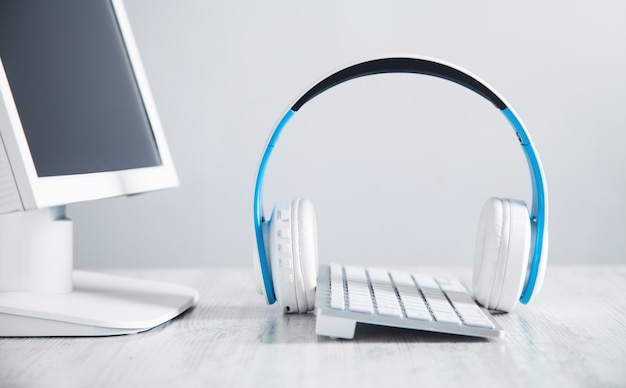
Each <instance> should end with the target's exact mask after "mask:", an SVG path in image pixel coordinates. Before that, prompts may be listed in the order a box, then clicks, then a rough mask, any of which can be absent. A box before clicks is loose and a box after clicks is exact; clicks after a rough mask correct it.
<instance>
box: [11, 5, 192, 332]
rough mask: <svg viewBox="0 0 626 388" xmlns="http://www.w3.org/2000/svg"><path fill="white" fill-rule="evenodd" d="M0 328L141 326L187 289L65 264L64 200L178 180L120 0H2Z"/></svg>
mask: <svg viewBox="0 0 626 388" xmlns="http://www.w3.org/2000/svg"><path fill="white" fill-rule="evenodd" d="M0 137H1V141H2V143H1V144H0V145H1V147H0V336H50V335H65V336H74V335H109V334H126V333H134V332H139V331H143V330H147V329H149V328H152V327H154V326H157V325H159V324H161V323H163V322H165V321H167V320H169V319H172V318H173V317H175V316H177V315H178V314H180V313H181V312H183V311H184V310H186V309H187V308H189V307H190V306H192V305H194V304H195V303H196V301H197V299H198V294H197V293H196V291H195V290H192V289H190V288H187V287H182V286H176V285H170V284H164V283H157V282H148V281H142V280H139V279H128V278H122V277H113V276H110V275H104V274H97V273H90V272H84V271H77V270H73V257H72V245H73V240H72V238H73V236H72V228H73V227H72V223H71V220H69V219H67V217H66V214H65V208H66V205H68V204H71V203H76V202H82V201H89V200H96V199H102V198H108V197H114V196H122V195H131V194H137V193H143V192H147V191H152V190H158V189H165V188H171V187H175V186H177V185H178V178H177V175H176V170H175V168H174V164H173V162H172V158H171V155H170V152H169V149H168V146H167V143H166V140H165V136H164V133H163V130H162V128H161V124H160V121H159V118H158V115H157V110H156V107H155V104H154V101H153V98H152V94H151V91H150V88H149V85H148V82H147V78H146V75H145V72H144V70H143V66H142V64H141V60H140V58H139V53H138V49H137V47H136V43H135V41H134V37H133V34H132V31H131V27H130V23H129V20H128V17H127V14H126V11H125V9H124V5H123V3H122V1H121V0H55V1H47V0H3V1H1V2H0Z"/></svg>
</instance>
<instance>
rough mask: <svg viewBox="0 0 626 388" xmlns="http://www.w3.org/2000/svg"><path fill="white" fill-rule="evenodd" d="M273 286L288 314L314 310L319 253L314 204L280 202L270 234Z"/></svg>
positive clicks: (306, 202)
mask: <svg viewBox="0 0 626 388" xmlns="http://www.w3.org/2000/svg"><path fill="white" fill-rule="evenodd" d="M269 247H270V249H269V250H270V266H271V271H272V283H273V285H274V293H275V295H276V299H277V300H278V303H279V304H280V306H281V307H282V308H283V311H285V312H286V313H292V312H300V313H305V312H307V311H310V310H313V308H314V307H315V288H316V286H317V270H318V253H317V222H316V218H315V210H314V208H313V204H312V203H311V201H309V200H306V199H295V200H292V201H289V202H278V203H277V204H276V206H275V207H274V210H273V212H272V218H271V220H270V230H269Z"/></svg>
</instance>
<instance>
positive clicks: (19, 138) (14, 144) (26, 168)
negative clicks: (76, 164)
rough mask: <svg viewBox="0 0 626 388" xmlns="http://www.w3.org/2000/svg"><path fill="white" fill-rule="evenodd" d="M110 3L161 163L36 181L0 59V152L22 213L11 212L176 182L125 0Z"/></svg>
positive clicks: (143, 190)
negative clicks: (7, 166)
mask: <svg viewBox="0 0 626 388" xmlns="http://www.w3.org/2000/svg"><path fill="white" fill-rule="evenodd" d="M111 4H112V5H113V9H114V12H115V16H116V18H117V22H118V25H119V28H120V32H121V35H122V38H123V41H124V44H125V46H126V52H127V54H128V57H129V59H130V63H131V66H132V69H133V72H134V75H135V79H136V82H137V86H138V88H139V92H140V94H141V98H142V101H143V104H144V107H145V110H146V114H147V117H148V120H149V122H150V125H151V128H152V132H153V134H154V139H155V142H156V146H157V149H158V150H159V155H160V158H161V163H162V164H161V165H159V166H154V167H145V168H135V169H129V170H119V171H110V172H100V173H88V174H76V175H62V176H52V177H39V176H38V175H37V170H36V168H35V164H34V161H33V158H32V156H31V153H30V149H29V147H28V142H27V140H26V135H25V133H24V130H23V127H22V123H21V120H20V117H19V113H18V110H17V107H16V105H15V101H14V99H13V95H12V93H11V89H10V86H9V82H8V79H7V76H6V73H5V71H4V67H3V66H2V59H1V58H0V136H1V137H2V142H3V143H4V149H3V150H2V149H0V152H6V154H7V156H8V161H9V165H10V169H11V170H12V174H13V178H14V180H15V186H16V188H17V191H18V193H19V197H20V201H21V206H20V207H21V209H15V210H33V209H41V208H46V207H53V206H60V205H65V204H70V203H75V202H82V201H88V200H94V199H101V198H109V197H115V196H121V195H129V194H136V193H141V192H145V191H152V190H158V189H164V188H170V187H175V186H177V185H178V183H179V181H178V176H177V174H176V169H175V167H174V163H173V160H172V157H171V154H170V151H169V147H168V145H167V142H166V140H165V135H164V131H163V127H162V125H161V120H160V118H159V115H158V113H157V109H156V105H155V102H154V98H153V96H152V91H151V89H150V86H149V84H148V79H147V76H146V73H145V70H144V67H143V64H142V61H141V58H140V56H139V50H138V48H137V44H136V42H135V38H134V35H133V32H132V29H131V26H130V21H129V19H128V15H127V13H126V9H125V7H124V4H123V1H122V0H111ZM18 206H19V204H18Z"/></svg>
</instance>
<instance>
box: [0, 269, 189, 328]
mask: <svg viewBox="0 0 626 388" xmlns="http://www.w3.org/2000/svg"><path fill="white" fill-rule="evenodd" d="M72 278H73V279H72V280H73V289H72V290H71V291H69V292H64V293H47V292H33V291H5V292H0V337H48V336H71V337H73V336H108V335H120V334H132V333H139V332H142V331H146V330H149V329H152V328H154V327H156V326H159V325H161V324H163V323H165V322H167V321H169V320H171V319H173V318H175V317H176V316H178V315H179V314H181V313H182V312H184V311H185V310H187V309H188V308H190V307H192V306H194V305H195V304H196V303H197V301H198V293H197V292H196V291H195V290H193V289H191V288H188V287H184V286H179V285H174V284H168V283H162V282H156V281H150V280H142V279H132V278H126V277H121V276H114V275H108V274H99V273H94V272H85V271H78V270H75V271H72Z"/></svg>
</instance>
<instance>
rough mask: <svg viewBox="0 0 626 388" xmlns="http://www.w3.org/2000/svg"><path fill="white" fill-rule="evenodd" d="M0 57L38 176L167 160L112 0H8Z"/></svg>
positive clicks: (0, 25)
mask: <svg viewBox="0 0 626 388" xmlns="http://www.w3.org/2000/svg"><path fill="white" fill-rule="evenodd" d="M0 58H1V59H2V63H3V65H4V70H5V72H6V75H7V79H8V82H9V85H10V87H11V91H12V94H13V98H14V100H15V105H16V107H17V110H18V112H19V117H20V120H21V122H22V126H23V130H24V134H25V136H26V140H27V142H28V147H29V148H30V153H31V156H32V159H33V162H34V165H35V169H36V171H37V175H38V176H39V177H47V176H57V175H73V174H84V173H97V172H104V171H116V170H126V169H133V168H141V167H149V166H157V165H160V164H161V159H160V156H159V150H158V148H157V145H156V142H155V139H154V135H153V132H152V128H151V123H150V121H149V119H148V117H147V115H146V111H145V108H144V105H143V101H142V98H141V95H140V91H139V89H138V87H137V82H136V79H135V76H134V73H133V69H132V66H131V63H130V61H129V59H128V56H127V53H126V48H125V43H124V40H123V37H122V35H121V32H120V29H119V26H118V21H117V18H116V15H115V12H114V9H113V6H112V4H111V2H110V1H109V0H89V1H85V0H55V1H48V0H2V1H1V2H0Z"/></svg>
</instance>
